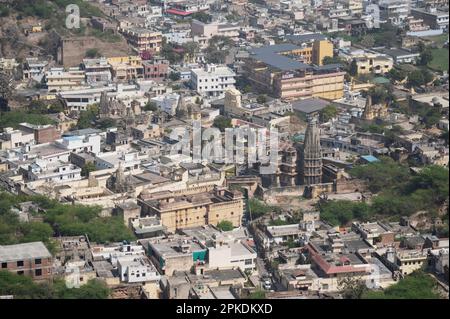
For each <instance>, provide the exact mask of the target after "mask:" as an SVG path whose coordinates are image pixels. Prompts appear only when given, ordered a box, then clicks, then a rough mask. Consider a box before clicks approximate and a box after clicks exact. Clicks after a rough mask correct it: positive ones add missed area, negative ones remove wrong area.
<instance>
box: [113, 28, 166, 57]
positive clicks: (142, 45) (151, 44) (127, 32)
mask: <svg viewBox="0 0 450 319" xmlns="http://www.w3.org/2000/svg"><path fill="white" fill-rule="evenodd" d="M120 33H122V34H123V35H124V37H125V38H126V39H127V41H128V43H129V44H130V45H131V46H132V47H133V48H134V50H135V51H136V52H138V53H141V52H145V51H149V52H153V53H159V51H160V50H161V47H162V33H161V32H158V31H151V30H147V29H143V28H129V29H125V28H124V29H120Z"/></svg>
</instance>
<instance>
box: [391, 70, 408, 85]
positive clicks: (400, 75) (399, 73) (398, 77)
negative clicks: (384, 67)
mask: <svg viewBox="0 0 450 319" xmlns="http://www.w3.org/2000/svg"><path fill="white" fill-rule="evenodd" d="M388 76H389V77H390V78H391V79H393V80H394V81H398V82H401V81H403V80H404V79H405V78H406V73H405V72H404V71H403V70H400V69H396V68H392V69H391V70H390V71H389V72H388Z"/></svg>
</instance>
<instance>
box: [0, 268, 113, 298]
mask: <svg viewBox="0 0 450 319" xmlns="http://www.w3.org/2000/svg"><path fill="white" fill-rule="evenodd" d="M109 294H110V290H109V288H108V287H107V286H106V284H105V283H103V282H102V281H99V280H96V279H91V280H89V281H88V282H87V283H86V284H85V285H83V286H81V287H80V288H72V289H69V288H67V287H66V285H65V282H64V281H63V280H61V279H57V280H54V281H53V282H51V283H36V282H33V280H32V279H31V278H30V277H26V276H21V275H17V274H14V273H11V272H9V271H4V270H2V271H0V295H4V296H5V295H13V296H14V299H106V298H108V296H109Z"/></svg>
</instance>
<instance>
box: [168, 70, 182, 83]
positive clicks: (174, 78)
mask: <svg viewBox="0 0 450 319" xmlns="http://www.w3.org/2000/svg"><path fill="white" fill-rule="evenodd" d="M180 78H181V75H180V73H178V72H170V74H169V79H170V80H172V81H178V80H179V79H180Z"/></svg>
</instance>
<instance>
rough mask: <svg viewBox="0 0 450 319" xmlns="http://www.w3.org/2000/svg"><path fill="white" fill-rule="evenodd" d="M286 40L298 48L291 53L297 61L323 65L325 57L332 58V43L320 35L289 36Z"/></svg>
mask: <svg viewBox="0 0 450 319" xmlns="http://www.w3.org/2000/svg"><path fill="white" fill-rule="evenodd" d="M286 39H287V40H288V41H290V42H292V43H293V44H295V45H297V46H299V48H298V49H295V50H293V51H292V52H291V54H292V55H294V56H295V57H296V59H297V61H301V62H304V63H306V64H315V65H323V59H324V58H325V57H333V54H334V53H333V43H331V42H330V41H329V40H327V38H326V37H325V36H324V35H322V34H320V33H312V34H300V35H289V36H287V37H286Z"/></svg>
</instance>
